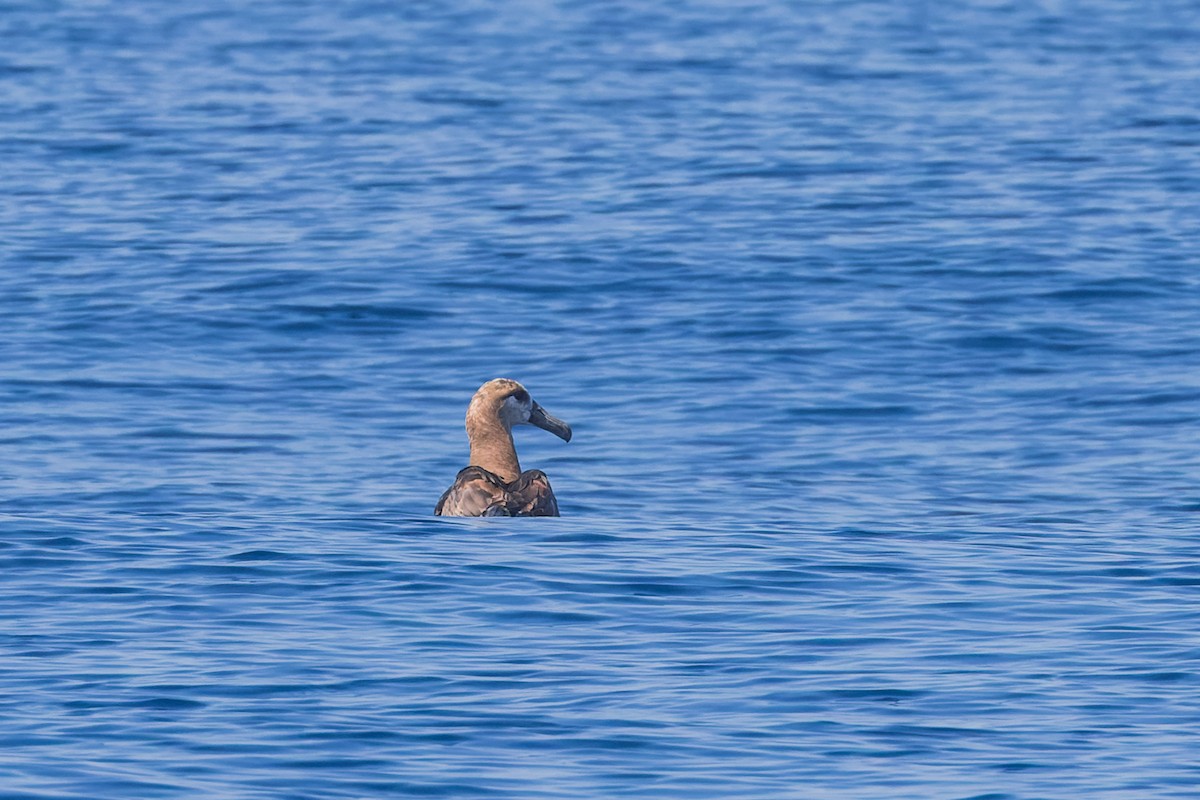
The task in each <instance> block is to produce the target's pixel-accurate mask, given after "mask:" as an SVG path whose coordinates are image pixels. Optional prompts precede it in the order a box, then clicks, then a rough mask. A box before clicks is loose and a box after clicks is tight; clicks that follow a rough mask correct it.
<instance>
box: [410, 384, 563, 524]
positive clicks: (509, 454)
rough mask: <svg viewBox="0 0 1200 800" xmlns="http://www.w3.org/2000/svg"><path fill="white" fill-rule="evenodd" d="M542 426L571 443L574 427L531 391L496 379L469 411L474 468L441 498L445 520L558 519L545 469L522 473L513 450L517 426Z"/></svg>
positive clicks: (439, 509)
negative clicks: (559, 417)
mask: <svg viewBox="0 0 1200 800" xmlns="http://www.w3.org/2000/svg"><path fill="white" fill-rule="evenodd" d="M525 424H528V425H536V426H537V427H539V428H541V429H542V430H547V431H550V432H551V433H553V434H554V435H555V436H558V437H559V438H561V439H562V440H563V441H566V442H569V441H571V426H570V425H568V424H567V423H565V422H563V421H562V420H561V419H558V418H557V417H553V416H551V415H550V414H547V413H546V410H545V409H544V408H542V407H541V406H539V405H538V404H537V403H535V402H533V398H531V397H530V396H529V392H528V391H526V390H525V387H524V386H522V385H521V384H519V383H517V382H516V381H514V380H509V379H508V378H496V379H495V380H490V381H488V382H487V383H485V384H484V385H483V386H481V387H479V391H477V392H476V393H475V396H474V397H472V398H471V405H469V406H468V407H467V438H469V439H470V440H471V461H470V466H469V467H466V468H464V469H463V470H462V471H461V472H459V473H458V477H456V478H455V479H454V485H453V486H451V487H450V488H449V489H447V490H446V493H445V494H443V495H442V497H441V499H440V500H438V504H437V508H435V509H434V511H433V513H434V514H437V515H438V516H442V517H557V516H558V501H557V500H555V499H554V490H553V489H551V488H550V479H549V478H547V477H546V473H544V472H542V471H541V470H540V469H531V470H528V471H526V472H522V471H521V465H520V464H519V463H518V462H517V449H516V447H514V446H513V438H512V427H513V426H514V425H525Z"/></svg>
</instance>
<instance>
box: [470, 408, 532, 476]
mask: <svg viewBox="0 0 1200 800" xmlns="http://www.w3.org/2000/svg"><path fill="white" fill-rule="evenodd" d="M467 438H469V439H470V440H471V464H472V465H473V466H476V467H483V468H484V469H486V470H487V471H488V472H491V473H493V474H495V475H496V476H498V477H499V478H500V480H502V481H504V482H505V483H512V482H513V481H515V480H516V479H517V478H518V477H520V475H521V464H520V463H519V462H518V461H517V448H516V447H515V446H514V445H513V438H512V431H511V430H509V427H508V426H507V425H505V424H504V423H503V422H502V421H501V420H500V419H498V418H492V419H488V418H487V417H484V418H472V419H468V420H467Z"/></svg>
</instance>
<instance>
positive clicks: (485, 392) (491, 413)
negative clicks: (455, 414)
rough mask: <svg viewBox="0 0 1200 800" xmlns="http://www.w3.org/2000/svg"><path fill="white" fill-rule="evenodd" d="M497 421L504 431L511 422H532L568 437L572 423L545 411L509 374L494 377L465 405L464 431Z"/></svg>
mask: <svg viewBox="0 0 1200 800" xmlns="http://www.w3.org/2000/svg"><path fill="white" fill-rule="evenodd" d="M496 423H499V424H500V425H501V426H502V427H503V428H504V430H505V431H511V430H512V429H513V426H514V425H534V426H536V427H538V428H541V429H542V430H546V431H550V432H551V433H553V434H554V435H555V436H557V437H559V438H560V439H562V440H563V441H565V442H569V441H571V426H570V425H568V424H567V423H565V422H563V421H562V420H561V419H558V418H557V417H555V416H553V415H551V414H548V413H547V412H546V410H545V409H544V408H542V407H541V406H540V405H538V404H537V403H536V402H534V400H533V398H532V397H530V396H529V390H527V389H526V388H525V387H524V386H522V385H521V384H519V383H517V382H516V381H514V380H512V379H511V378H494V379H493V380H490V381H488V382H487V383H485V384H484V385H483V386H480V387H479V391H477V392H475V396H474V397H472V398H471V404H470V405H469V406H467V433H468V434H469V435H472V434H473V433H474V431H476V430H479V431H482V430H486V429H488V428H492V427H494V426H495V425H496Z"/></svg>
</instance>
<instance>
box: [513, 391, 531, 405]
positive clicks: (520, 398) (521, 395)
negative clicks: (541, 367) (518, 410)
mask: <svg viewBox="0 0 1200 800" xmlns="http://www.w3.org/2000/svg"><path fill="white" fill-rule="evenodd" d="M513 397H514V398H516V400H517V402H518V403H520V404H521V405H525V404H526V403H528V402H529V392H527V391H525V390H523V389H518V390H517V391H515V392H513Z"/></svg>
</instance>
